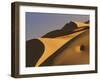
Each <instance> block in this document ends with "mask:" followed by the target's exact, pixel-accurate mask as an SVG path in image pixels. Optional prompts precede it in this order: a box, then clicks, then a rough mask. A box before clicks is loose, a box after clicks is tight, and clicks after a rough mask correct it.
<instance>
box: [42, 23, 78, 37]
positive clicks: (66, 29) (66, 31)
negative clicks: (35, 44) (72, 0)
mask: <svg viewBox="0 0 100 80" xmlns="http://www.w3.org/2000/svg"><path fill="white" fill-rule="evenodd" d="M75 29H77V24H75V23H74V22H70V23H67V24H65V25H64V27H63V28H62V29H61V30H54V31H51V32H49V33H47V34H45V35H44V36H42V38H55V37H59V36H63V35H67V34H69V33H71V32H72V31H73V30H75Z"/></svg>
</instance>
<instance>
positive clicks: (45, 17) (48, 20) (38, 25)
mask: <svg viewBox="0 0 100 80" xmlns="http://www.w3.org/2000/svg"><path fill="white" fill-rule="evenodd" d="M25 16H26V40H30V39H34V38H39V37H41V36H43V35H44V34H46V33H48V32H50V31H53V30H56V29H61V28H62V27H63V26H64V25H65V24H66V23H68V22H70V21H81V22H85V21H88V20H89V15H75V14H53V13H52V14H51V13H34V12H26V15H25Z"/></svg>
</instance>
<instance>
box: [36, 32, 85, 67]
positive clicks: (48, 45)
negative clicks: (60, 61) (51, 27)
mask: <svg viewBox="0 0 100 80" xmlns="http://www.w3.org/2000/svg"><path fill="white" fill-rule="evenodd" d="M84 31H85V30H83V31H80V32H76V33H73V34H70V35H67V36H62V37H57V38H39V40H40V41H42V42H43V44H44V45H45V51H44V53H43V55H42V56H41V57H40V59H39V60H38V62H37V63H36V67H38V66H39V65H41V64H42V63H43V62H44V61H45V60H46V59H47V58H49V57H50V56H51V55H53V53H54V52H55V51H57V50H58V49H59V48H61V47H62V46H63V45H64V44H65V43H67V42H69V41H70V40H71V39H73V38H74V37H76V36H78V35H79V34H82V33H83V32H84Z"/></svg>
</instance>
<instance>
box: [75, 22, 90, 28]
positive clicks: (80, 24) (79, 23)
mask: <svg viewBox="0 0 100 80" xmlns="http://www.w3.org/2000/svg"><path fill="white" fill-rule="evenodd" d="M75 23H76V24H77V27H82V26H89V23H83V22H78V21H75Z"/></svg>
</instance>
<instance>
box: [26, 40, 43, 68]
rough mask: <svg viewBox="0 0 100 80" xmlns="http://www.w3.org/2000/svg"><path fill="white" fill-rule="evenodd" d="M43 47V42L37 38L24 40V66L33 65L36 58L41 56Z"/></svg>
mask: <svg viewBox="0 0 100 80" xmlns="http://www.w3.org/2000/svg"><path fill="white" fill-rule="evenodd" d="M44 49H45V46H44V44H43V43H42V42H41V41H40V40H38V39H33V40H29V41H27V42H26V67H32V66H35V64H36V63H37V61H38V59H39V58H40V57H41V55H42V54H43V52H44Z"/></svg>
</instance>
